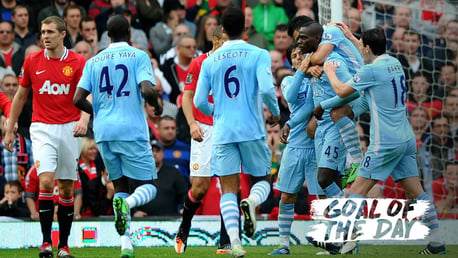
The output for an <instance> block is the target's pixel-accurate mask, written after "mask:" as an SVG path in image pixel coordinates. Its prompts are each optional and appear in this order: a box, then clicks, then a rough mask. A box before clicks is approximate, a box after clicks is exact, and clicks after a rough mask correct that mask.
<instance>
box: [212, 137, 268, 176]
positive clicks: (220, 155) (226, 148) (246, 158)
mask: <svg viewBox="0 0 458 258" xmlns="http://www.w3.org/2000/svg"><path fill="white" fill-rule="evenodd" d="M212 159H215V160H214V165H215V175H217V176H228V175H233V174H238V173H240V166H241V167H242V170H243V173H245V174H249V175H252V176H255V177H261V176H266V175H269V174H270V168H271V162H270V160H271V154H270V150H269V147H267V143H266V139H265V138H262V139H258V140H253V141H246V142H235V143H228V144H213V152H212Z"/></svg>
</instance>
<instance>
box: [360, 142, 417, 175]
mask: <svg viewBox="0 0 458 258" xmlns="http://www.w3.org/2000/svg"><path fill="white" fill-rule="evenodd" d="M390 175H391V176H392V177H393V179H394V181H396V182H397V181H399V180H401V179H404V178H409V177H414V176H419V174H418V167H417V144H416V141H415V138H412V139H411V140H409V141H408V142H403V143H399V144H390V145H378V146H377V145H375V144H372V143H371V144H370V145H369V148H368V149H367V152H366V154H365V155H364V158H363V160H362V161H361V166H360V169H359V172H358V176H361V177H364V178H369V179H375V180H381V181H386V179H387V178H388V176H390Z"/></svg>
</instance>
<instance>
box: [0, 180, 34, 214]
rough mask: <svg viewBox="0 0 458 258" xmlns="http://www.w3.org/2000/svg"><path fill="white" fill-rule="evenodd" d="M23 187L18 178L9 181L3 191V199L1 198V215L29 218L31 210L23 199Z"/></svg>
mask: <svg viewBox="0 0 458 258" xmlns="http://www.w3.org/2000/svg"><path fill="white" fill-rule="evenodd" d="M22 192H23V188H22V186H21V183H20V182H19V181H17V180H15V181H8V182H6V184H5V189H4V191H3V199H1V200H0V216H8V217H13V218H28V217H29V216H30V212H29V210H28V209H27V206H26V205H25V204H24V202H23V201H22Z"/></svg>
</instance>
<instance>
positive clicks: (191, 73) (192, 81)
mask: <svg viewBox="0 0 458 258" xmlns="http://www.w3.org/2000/svg"><path fill="white" fill-rule="evenodd" d="M208 56H210V53H205V54H202V55H200V56H198V57H196V58H194V59H193V60H192V62H191V64H190V65H189V70H188V76H186V82H185V84H184V90H192V91H194V92H195V91H196V87H197V80H198V79H199V74H200V68H201V67H202V63H203V62H204V60H205V59H206V58H207V57H208ZM208 101H209V102H210V103H213V96H212V95H210V96H208ZM192 114H193V115H194V119H196V120H197V121H199V122H201V123H204V124H207V125H213V116H207V115H205V114H204V113H202V112H201V111H200V110H199V109H197V108H196V106H194V103H192Z"/></svg>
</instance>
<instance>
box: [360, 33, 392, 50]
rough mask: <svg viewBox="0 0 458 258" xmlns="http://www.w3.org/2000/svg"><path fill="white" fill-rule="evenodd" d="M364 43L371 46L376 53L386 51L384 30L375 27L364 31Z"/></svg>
mask: <svg viewBox="0 0 458 258" xmlns="http://www.w3.org/2000/svg"><path fill="white" fill-rule="evenodd" d="M361 38H362V39H363V45H364V46H369V47H370V48H371V50H372V53H373V54H374V55H377V56H379V55H382V54H384V53H385V52H386V36H385V33H384V32H383V30H381V29H379V28H374V29H370V30H367V31H365V32H363V35H362V36H361Z"/></svg>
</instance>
